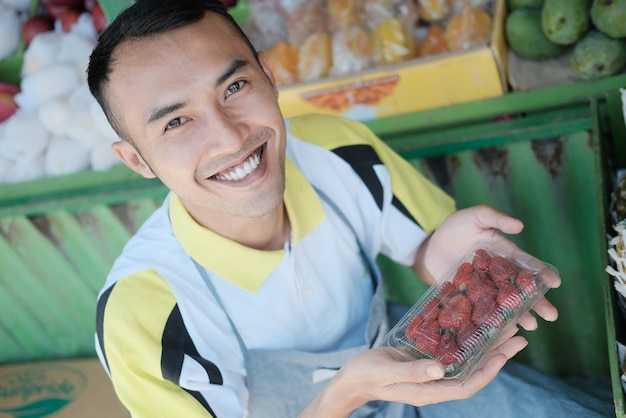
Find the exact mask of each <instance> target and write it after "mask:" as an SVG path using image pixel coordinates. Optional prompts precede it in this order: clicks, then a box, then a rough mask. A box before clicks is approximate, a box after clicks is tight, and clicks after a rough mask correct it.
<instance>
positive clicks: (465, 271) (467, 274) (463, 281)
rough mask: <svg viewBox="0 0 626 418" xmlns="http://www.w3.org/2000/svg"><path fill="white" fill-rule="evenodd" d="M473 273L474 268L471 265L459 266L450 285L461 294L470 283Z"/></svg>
mask: <svg viewBox="0 0 626 418" xmlns="http://www.w3.org/2000/svg"><path fill="white" fill-rule="evenodd" d="M473 272H474V268H473V267H472V264H471V263H467V262H466V263H463V264H461V265H460V266H459V268H458V269H457V270H456V273H455V274H454V277H453V278H452V284H454V286H455V287H456V288H457V289H459V290H460V291H461V292H464V291H465V289H466V288H467V285H468V284H469V283H470V282H471V281H472V273H473Z"/></svg>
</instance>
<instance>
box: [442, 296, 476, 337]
mask: <svg viewBox="0 0 626 418" xmlns="http://www.w3.org/2000/svg"><path fill="white" fill-rule="evenodd" d="M471 313H472V302H470V300H469V299H468V298H467V297H466V296H464V295H456V296H455V297H453V298H452V299H450V302H448V304H446V305H445V306H444V308H443V310H442V311H441V312H440V313H439V325H441V327H442V328H445V329H448V330H450V329H459V327H460V326H461V325H462V324H463V323H465V322H467V321H469V319H470V315H471Z"/></svg>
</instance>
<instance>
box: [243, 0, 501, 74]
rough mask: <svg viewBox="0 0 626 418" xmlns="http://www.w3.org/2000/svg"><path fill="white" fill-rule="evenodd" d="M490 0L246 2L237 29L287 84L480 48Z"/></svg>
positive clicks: (484, 39)
mask: <svg viewBox="0 0 626 418" xmlns="http://www.w3.org/2000/svg"><path fill="white" fill-rule="evenodd" d="M494 3H495V2H493V1H485V0H309V1H304V0H284V1H276V0H249V1H248V4H249V7H250V18H249V20H248V22H247V23H246V25H245V26H244V30H245V32H246V33H247V34H248V35H249V36H250V38H251V39H252V40H253V43H254V46H255V47H256V48H257V49H259V50H262V51H264V53H265V54H266V58H267V60H268V64H269V66H270V68H271V69H272V71H273V72H274V74H275V75H276V80H277V83H278V84H279V85H286V84H293V83H298V82H307V81H315V80H320V79H323V78H326V77H330V76H336V75H346V74H352V75H353V74H355V73H358V72H359V71H363V70H366V69H369V68H376V67H378V66H381V65H387V64H396V63H400V62H404V61H408V60H412V59H416V58H420V57H429V56H434V55H439V54H444V53H451V52H455V51H463V50H468V49H471V48H475V47H482V46H486V45H487V44H488V43H489V40H490V36H491V30H492V26H493V22H492V20H493V13H492V11H493V8H494Z"/></svg>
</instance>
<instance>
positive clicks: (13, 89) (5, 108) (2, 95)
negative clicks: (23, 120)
mask: <svg viewBox="0 0 626 418" xmlns="http://www.w3.org/2000/svg"><path fill="white" fill-rule="evenodd" d="M19 92H20V89H19V87H17V86H14V85H13V84H7V83H0V123H2V122H4V121H5V120H7V119H9V118H10V117H11V115H13V114H14V113H15V112H16V111H17V103H15V99H14V98H13V97H14V96H15V95H16V94H17V93H19Z"/></svg>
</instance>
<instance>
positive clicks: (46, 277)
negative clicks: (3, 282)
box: [0, 217, 96, 334]
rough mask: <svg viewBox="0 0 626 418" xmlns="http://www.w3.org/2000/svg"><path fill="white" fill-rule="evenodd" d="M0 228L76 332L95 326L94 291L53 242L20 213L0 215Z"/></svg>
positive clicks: (88, 329)
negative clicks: (17, 214) (1, 217)
mask: <svg viewBox="0 0 626 418" xmlns="http://www.w3.org/2000/svg"><path fill="white" fill-rule="evenodd" d="M0 231H2V233H3V235H4V236H5V237H6V239H7V241H8V242H9V244H10V245H11V247H12V248H13V249H14V250H15V252H16V253H17V255H18V256H19V258H20V259H23V260H27V262H28V265H29V269H30V270H31V271H32V273H33V274H34V275H35V277H37V279H38V281H39V286H41V288H43V289H45V290H46V291H47V292H48V296H47V297H48V298H50V299H51V300H54V301H55V302H56V303H57V304H58V306H57V309H60V310H61V311H62V312H64V313H65V314H66V316H67V321H68V322H69V323H72V324H73V325H75V333H77V334H80V333H81V332H83V333H84V332H85V331H90V330H92V329H94V324H93V321H94V318H95V298H96V294H95V293H94V292H93V291H92V290H91V289H90V288H89V286H88V285H87V283H85V281H84V280H83V279H82V278H81V277H80V276H78V274H76V271H75V270H74V269H73V267H72V266H71V265H70V264H69V263H68V261H67V259H65V258H64V257H63V256H62V255H61V254H60V253H59V252H58V251H57V249H56V248H55V247H54V245H52V243H51V242H50V241H49V240H48V239H47V238H46V237H45V236H44V235H43V234H42V233H40V232H39V231H38V230H37V229H36V228H35V227H34V226H33V224H32V223H31V222H30V220H29V219H26V218H23V217H14V218H5V219H0Z"/></svg>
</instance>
